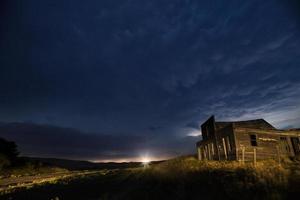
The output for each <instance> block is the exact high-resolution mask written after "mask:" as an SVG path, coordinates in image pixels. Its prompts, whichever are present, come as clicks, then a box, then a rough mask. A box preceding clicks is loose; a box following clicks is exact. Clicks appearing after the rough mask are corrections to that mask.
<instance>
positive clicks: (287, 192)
mask: <svg viewBox="0 0 300 200" xmlns="http://www.w3.org/2000/svg"><path fill="white" fill-rule="evenodd" d="M298 170H299V165H298V163H293V162H291V163H285V164H283V165H281V166H280V165H278V164H277V163H276V162H275V161H271V160H270V161H264V162H258V164H257V166H256V167H253V165H252V164H251V163H248V164H247V163H246V164H245V165H240V164H239V163H236V162H213V161H210V162H203V161H198V160H196V159H195V158H193V157H187V158H177V159H173V160H169V161H166V162H163V163H160V164H156V165H151V166H149V167H147V168H143V167H141V168H132V169H126V170H114V171H108V173H105V174H93V175H85V176H81V177H80V178H76V179H64V180H58V181H57V182H55V183H43V184H41V185H37V186H36V187H33V188H28V189H23V190H16V191H14V192H13V193H9V194H3V195H2V199H8V198H10V199H63V200H64V199H125V200H126V199H200V198H201V199H240V198H241V197H242V198H243V199H289V198H290V197H291V195H295V194H298V195H299V190H300V188H299V190H298V187H299V183H300V182H299V179H298V177H297V173H298V172H299V171H298ZM294 186H296V187H294ZM0 199H1V197H0Z"/></svg>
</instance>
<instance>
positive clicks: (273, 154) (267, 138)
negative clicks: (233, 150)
mask: <svg viewBox="0 0 300 200" xmlns="http://www.w3.org/2000/svg"><path fill="white" fill-rule="evenodd" d="M234 135H235V138H236V145H237V146H236V147H237V154H238V156H237V159H238V160H239V159H241V157H242V154H243V149H244V155H245V160H253V158H254V149H256V158H257V159H258V160H261V159H268V158H275V159H276V158H278V156H281V157H282V156H294V155H295V154H294V151H293V147H292V143H291V139H290V137H291V135H287V134H283V133H282V132H276V131H267V130H264V131H261V130H257V129H234ZM250 135H255V137H256V143H257V146H253V144H251V138H250ZM296 137H298V136H296ZM283 138H285V139H286V145H287V148H289V149H290V150H289V151H287V150H286V147H285V146H284V145H283V140H282V139H283Z"/></svg>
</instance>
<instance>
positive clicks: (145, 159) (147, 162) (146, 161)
mask: <svg viewBox="0 0 300 200" xmlns="http://www.w3.org/2000/svg"><path fill="white" fill-rule="evenodd" d="M150 162H151V160H150V159H149V158H148V157H144V158H142V163H143V165H149V163H150Z"/></svg>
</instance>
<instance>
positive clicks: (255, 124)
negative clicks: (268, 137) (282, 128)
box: [215, 119, 276, 130]
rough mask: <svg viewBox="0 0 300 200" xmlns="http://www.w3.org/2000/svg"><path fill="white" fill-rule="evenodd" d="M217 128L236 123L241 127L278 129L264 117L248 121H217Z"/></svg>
mask: <svg viewBox="0 0 300 200" xmlns="http://www.w3.org/2000/svg"><path fill="white" fill-rule="evenodd" d="M215 124H216V128H217V129H222V128H224V127H226V126H228V125H234V126H235V127H240V128H255V129H273V130H274V129H276V128H275V127H274V126H272V125H271V124H269V123H268V122H267V121H266V120H264V119H254V120H247V121H235V122H215Z"/></svg>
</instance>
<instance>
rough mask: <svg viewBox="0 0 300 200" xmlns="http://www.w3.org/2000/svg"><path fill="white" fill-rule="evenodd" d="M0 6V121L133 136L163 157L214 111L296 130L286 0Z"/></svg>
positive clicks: (293, 26)
mask: <svg viewBox="0 0 300 200" xmlns="http://www.w3.org/2000/svg"><path fill="white" fill-rule="evenodd" d="M2 4H3V5H5V12H3V13H2V15H1V16H2V18H3V20H2V21H3V23H1V25H0V30H1V32H0V41H1V42H0V47H1V48H0V58H1V59H0V66H1V68H0V85H1V86H0V109H1V113H0V120H2V121H31V122H34V123H47V124H54V125H57V126H62V127H74V128H76V129H80V130H81V131H83V132H95V133H96V134H94V135H95V136H94V137H96V136H97V137H100V138H98V139H97V140H100V141H102V140H103V138H104V137H108V138H109V136H110V137H117V136H124V137H126V136H128V137H129V136H130V137H131V136H133V137H134V138H135V137H136V136H138V138H142V139H141V140H142V141H145V142H142V141H139V142H136V143H139V144H142V145H139V148H142V147H144V148H146V147H147V148H149V149H150V150H151V151H153V152H154V151H156V152H163V151H164V152H168V153H166V154H178V153H179V152H180V151H181V150H182V152H186V151H187V150H186V149H185V148H183V146H185V145H179V144H178V142H179V141H181V140H183V141H186V143H185V144H186V145H187V146H189V145H190V144H191V142H190V140H188V139H187V138H186V136H187V135H197V134H199V130H198V128H197V124H200V123H201V122H202V121H204V120H205V119H206V118H207V117H209V116H210V115H212V114H215V115H216V117H217V119H220V120H235V119H250V118H256V117H258V118H262V117H263V118H266V120H268V121H270V122H271V123H274V125H276V126H277V127H280V128H284V127H296V126H300V119H299V116H300V110H299V107H300V105H299V104H300V95H299V94H300V87H299V86H300V79H299V74H300V68H299V65H300V59H299V58H300V49H299V48H300V37H299V35H300V34H299V32H300V30H299V17H298V16H297V15H295V13H296V12H295V9H297V7H295V6H293V5H294V4H293V1H279V0H278V1H276V0H275V1H274V0H267V1H263V2H262V1H259V0H253V1H238V2H237V1H216V2H211V1H193V0H172V1H167V0H163V1H161V0H160V1H143V0H127V1H109V0H103V1H96V0H94V1H88V2H84V3H83V2H82V1H79V0H72V1H71V0H63V1H38V0H28V1H26V2H25V1H24V0H18V1H8V0H7V1H4V3H2ZM1 134H2V133H1ZM74 134H75V133H74ZM69 135H72V134H69ZM75 135H80V134H75ZM107 135H108V136H107ZM43 137H45V138H47V140H48V137H47V136H44V135H43ZM68 137H71V136H68ZM68 137H66V138H68ZM102 137H103V138H102ZM184 138H185V139H184ZM188 138H190V137H188ZM32 140H33V139H32ZM47 140H46V139H45V141H47ZM74 140H76V141H77V140H78V141H84V139H83V138H82V139H81V136H80V138H76V137H75V139H74ZM91 140H93V141H94V139H91ZM111 140H114V139H111ZM160 140H162V141H168V142H169V143H170V144H172V145H170V146H168V145H166V147H168V148H163V145H158V146H157V144H158V143H160ZM49 141H51V139H49ZM87 141H88V139H87V140H86V143H89V142H87ZM125 141H126V142H125V143H126V144H130V143H131V142H130V139H129V140H125ZM132 142H133V144H135V139H133V140H132ZM109 144H111V143H109ZM126 144H122V145H125V146H126ZM176 145H178V147H176ZM67 146H68V145H66V146H65V147H66V148H67ZM99 146H101V145H99ZM108 146H110V145H108ZM179 146H180V147H179ZM122 147H123V146H122ZM111 148H112V149H114V146H111ZM120 148H121V147H120ZM124 148H125V147H124ZM186 148H191V149H192V148H193V146H192V147H186ZM93 149H97V148H96V147H93ZM107 149H109V147H107ZM134 149H135V148H133V149H130V150H129V149H126V148H125V149H124V152H127V153H128V154H130V151H131V150H132V152H133V151H134ZM150 150H149V151H150ZM175 150H176V151H175ZM36 151H38V150H36ZM91 151H92V150H91ZM191 151H192V150H191ZM94 152H98V151H94ZM99 152H102V153H103V152H104V151H102V149H99ZM32 153H33V152H32ZM104 154H105V153H103V157H105V156H104ZM117 154H118V155H120V157H121V153H120V151H119V150H118V149H116V150H115V151H114V155H117ZM131 154H133V153H131ZM91 155H95V154H93V153H91ZM122 155H123V154H122ZM107 156H108V155H107ZM98 158H99V157H98Z"/></svg>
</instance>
